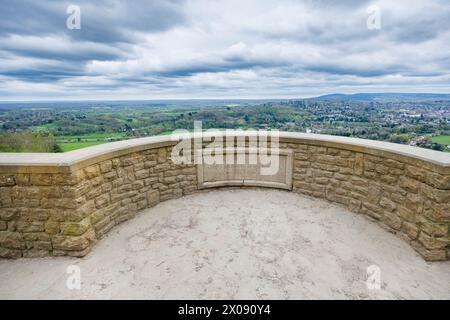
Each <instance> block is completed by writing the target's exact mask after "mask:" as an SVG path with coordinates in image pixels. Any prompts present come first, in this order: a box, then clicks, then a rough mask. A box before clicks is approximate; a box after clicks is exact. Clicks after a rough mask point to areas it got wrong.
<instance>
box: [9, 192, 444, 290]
mask: <svg viewBox="0 0 450 320" xmlns="http://www.w3.org/2000/svg"><path fill="white" fill-rule="evenodd" d="M70 265H77V266H79V267H80V270H81V280H82V286H81V289H80V290H69V289H68V288H67V286H66V282H67V279H68V277H69V275H68V274H67V273H66V271H67V267H68V266H70ZM371 265H376V266H378V267H379V268H380V271H381V289H380V290H369V289H368V288H367V285H366V280H367V267H369V266H371ZM449 283H450V262H440V263H427V262H425V261H423V260H422V258H421V257H420V256H418V255H417V254H416V253H415V252H414V251H413V250H412V249H411V248H410V247H409V245H408V244H406V243H405V242H403V241H402V240H400V239H399V238H397V237H396V236H394V235H392V234H390V233H389V232H387V231H385V230H383V229H382V228H380V227H379V226H378V225H376V224H374V223H373V222H371V221H368V220H367V219H366V218H364V217H362V216H358V215H355V214H354V213H351V212H349V211H347V210H345V209H343V208H341V207H339V206H336V205H333V204H330V203H328V202H326V201H322V200H317V199H312V198H308V197H304V196H301V195H298V194H294V193H288V192H285V191H277V190H263V189H259V190H256V189H248V190H242V189H235V190H215V191H212V192H207V193H201V194H196V195H192V196H188V197H185V198H182V199H177V200H172V201H168V202H164V203H161V204H159V205H158V206H156V207H154V208H152V209H149V210H147V211H145V212H142V213H141V214H140V215H139V216H138V217H136V218H135V219H133V220H131V221H128V222H126V223H124V224H122V225H120V226H118V227H116V228H115V229H113V230H112V231H111V232H110V233H109V234H108V235H107V236H106V237H105V238H104V239H102V240H101V241H99V242H98V243H97V245H96V246H95V247H94V249H93V251H92V252H91V253H90V254H89V255H88V256H87V257H85V258H83V259H76V258H73V259H72V258H46V259H21V260H15V261H6V260H2V261H0V298H1V299H13V298H38V299H42V298H51V299H83V298H95V299H116V298H125V299H132V298H145V299H169V298H172V299H179V298H183V299H184V298H190V299H197V298H206V299H218V298H223V299H269V298H270V299H316V298H319V299H330V298H337V299H367V298H373V299H381V298H387V299H410V298H424V299H429V298H440V299H444V298H445V299H449V298H450V285H449Z"/></svg>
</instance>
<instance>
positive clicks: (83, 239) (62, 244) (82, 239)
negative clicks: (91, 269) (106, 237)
mask: <svg viewBox="0 0 450 320" xmlns="http://www.w3.org/2000/svg"><path fill="white" fill-rule="evenodd" d="M94 239H95V232H94V231H93V230H90V231H88V232H86V233H85V234H83V235H81V236H62V235H56V236H54V237H53V238H52V244H53V248H54V249H55V250H61V251H82V250H85V249H87V248H89V246H90V244H91V242H92V241H93V240H94Z"/></svg>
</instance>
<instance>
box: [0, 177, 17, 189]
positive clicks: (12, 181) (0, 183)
mask: <svg viewBox="0 0 450 320" xmlns="http://www.w3.org/2000/svg"><path fill="white" fill-rule="evenodd" d="M15 185H16V178H15V176H13V175H10V176H9V175H8V176H5V175H0V187H12V186H15Z"/></svg>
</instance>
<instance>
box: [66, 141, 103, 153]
mask: <svg viewBox="0 0 450 320" xmlns="http://www.w3.org/2000/svg"><path fill="white" fill-rule="evenodd" d="M102 143H106V141H85V142H62V143H58V145H59V146H60V147H61V149H62V151H63V152H68V151H73V150H77V149H81V148H86V147H90V146H95V145H98V144H102Z"/></svg>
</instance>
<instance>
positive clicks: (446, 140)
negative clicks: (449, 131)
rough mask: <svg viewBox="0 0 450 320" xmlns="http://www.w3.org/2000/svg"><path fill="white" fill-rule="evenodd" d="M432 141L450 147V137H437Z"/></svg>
mask: <svg viewBox="0 0 450 320" xmlns="http://www.w3.org/2000/svg"><path fill="white" fill-rule="evenodd" d="M431 141H433V142H434V143H439V144H444V145H447V146H450V136H436V137H433V138H431Z"/></svg>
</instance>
